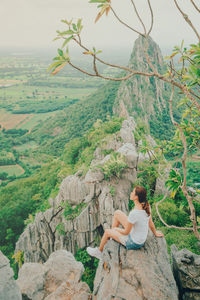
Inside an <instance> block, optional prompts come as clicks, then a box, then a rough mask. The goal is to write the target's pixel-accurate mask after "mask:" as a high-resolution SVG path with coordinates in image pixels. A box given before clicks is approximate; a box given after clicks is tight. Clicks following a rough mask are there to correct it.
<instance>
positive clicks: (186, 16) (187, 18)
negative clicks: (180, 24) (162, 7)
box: [174, 0, 200, 42]
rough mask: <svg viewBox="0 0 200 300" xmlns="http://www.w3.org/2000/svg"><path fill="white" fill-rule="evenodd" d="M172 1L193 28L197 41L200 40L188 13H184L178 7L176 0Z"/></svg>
mask: <svg viewBox="0 0 200 300" xmlns="http://www.w3.org/2000/svg"><path fill="white" fill-rule="evenodd" d="M174 3H175V5H176V7H177V8H178V10H179V11H180V13H181V14H182V16H183V18H184V19H185V21H186V22H187V23H188V24H189V25H190V27H191V28H192V29H193V31H194V33H195V34H196V36H197V38H198V40H199V42H200V35H199V33H198V31H197V30H196V28H195V27H194V25H193V24H192V22H191V20H190V19H189V17H188V15H186V14H185V13H184V11H182V9H181V8H180V6H179V5H178V3H177V0H174Z"/></svg>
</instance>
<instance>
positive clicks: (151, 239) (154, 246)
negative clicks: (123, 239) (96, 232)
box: [92, 230, 178, 300]
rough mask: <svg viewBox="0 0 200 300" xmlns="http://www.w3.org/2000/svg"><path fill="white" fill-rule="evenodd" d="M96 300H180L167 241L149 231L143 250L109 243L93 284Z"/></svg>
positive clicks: (113, 242)
mask: <svg viewBox="0 0 200 300" xmlns="http://www.w3.org/2000/svg"><path fill="white" fill-rule="evenodd" d="M92 299H93V300H102V299H104V300H111V299H117V300H122V299H123V300H133V299H135V300H178V288H177V286H176V282H175V280H174V277H173V274H172V270H171V266H170V262H169V257H168V253H167V246H166V241H165V239H164V238H156V237H155V236H154V235H153V233H152V232H151V231H150V230H149V233H148V237H147V240H146V242H145V245H144V247H142V248H141V249H137V250H128V251H127V250H126V248H125V247H124V246H122V245H121V244H119V243H117V242H115V241H114V240H112V241H110V240H109V241H108V242H107V244H106V245H105V247H104V250H103V260H102V261H100V262H99V265H98V268H97V271H96V277H95V281H94V291H93V298H92Z"/></svg>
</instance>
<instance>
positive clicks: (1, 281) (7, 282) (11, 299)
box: [0, 251, 22, 300]
mask: <svg viewBox="0 0 200 300" xmlns="http://www.w3.org/2000/svg"><path fill="white" fill-rule="evenodd" d="M13 275H14V272H13V269H12V268H11V267H10V262H9V259H8V258H7V257H6V256H4V255H3V253H2V252H1V251H0V299H1V300H21V299H22V295H21V292H20V289H19V286H18V285H17V282H16V281H15V280H14V278H13Z"/></svg>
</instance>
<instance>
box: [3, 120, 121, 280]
mask: <svg viewBox="0 0 200 300" xmlns="http://www.w3.org/2000/svg"><path fill="white" fill-rule="evenodd" d="M122 121H123V119H120V118H115V117H113V118H109V120H108V121H106V122H104V123H103V122H102V121H101V120H98V121H97V122H96V123H95V124H94V126H93V127H92V128H91V129H90V130H89V131H88V132H87V133H85V134H84V135H83V137H82V139H80V140H78V139H77V138H75V139H74V140H72V141H70V142H69V143H68V144H66V145H65V148H64V151H63V154H62V155H61V156H60V158H54V160H52V161H51V160H50V161H47V162H46V163H45V164H43V165H42V166H41V168H40V169H39V170H37V172H36V173H35V174H33V175H30V176H29V178H21V179H20V180H16V181H14V182H11V183H9V184H8V185H7V186H5V187H2V188H1V189H0V205H1V207H2V209H1V211H0V245H2V246H0V249H1V251H2V252H3V253H4V254H5V255H6V256H7V257H8V258H9V259H10V261H11V265H12V267H13V268H14V270H15V272H16V266H15V264H14V260H13V258H12V255H13V252H14V248H15V243H16V241H17V239H18V238H19V236H20V234H21V233H22V231H23V230H24V228H25V225H27V224H29V223H31V222H33V221H34V216H35V214H36V213H37V212H39V211H45V210H46V209H48V208H49V207H50V205H49V202H48V199H49V198H50V197H55V196H56V195H57V194H58V190H59V186H60V184H61V181H62V179H63V178H65V177H66V176H67V175H70V174H74V173H75V172H77V170H78V169H80V168H81V167H82V169H83V170H85V171H86V170H87V169H88V168H89V165H90V163H91V160H92V159H93V152H94V150H95V149H96V147H97V146H98V145H101V140H102V139H104V138H105V137H107V136H109V135H111V134H112V133H115V132H117V131H118V130H119V129H120V128H121V123H122ZM84 207H85V204H82V203H81V204H80V205H78V206H77V207H76V208H72V207H70V206H69V205H68V204H67V203H66V207H65V212H64V214H65V217H66V219H69V218H72V217H73V218H74V217H75V216H77V215H78V214H79V213H80V212H81V211H82V209H83V208H84ZM60 226H61V225H60ZM60 231H62V227H61V228H60ZM15 276H16V275H15Z"/></svg>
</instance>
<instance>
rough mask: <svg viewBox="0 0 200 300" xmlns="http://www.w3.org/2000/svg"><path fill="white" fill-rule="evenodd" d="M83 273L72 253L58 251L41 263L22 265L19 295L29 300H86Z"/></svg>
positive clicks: (81, 266) (86, 293) (88, 290)
mask: <svg viewBox="0 0 200 300" xmlns="http://www.w3.org/2000/svg"><path fill="white" fill-rule="evenodd" d="M83 272H84V267H83V265H82V263H81V262H77V261H76V260H75V258H74V256H73V255H72V253H70V252H68V251H66V250H58V251H55V252H53V253H52V254H51V255H50V257H49V259H48V260H47V261H46V263H44V264H40V263H25V264H24V265H23V266H22V268H21V269H20V271H19V277H18V279H17V283H18V285H19V287H20V289H21V292H22V295H23V296H24V297H28V299H31V300H62V299H74V300H75V299H80V300H86V299H88V298H89V294H90V289H89V287H88V285H87V284H86V283H85V282H81V276H82V274H83ZM13 299H14V298H13ZM5 300H7V299H5Z"/></svg>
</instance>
